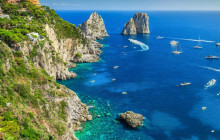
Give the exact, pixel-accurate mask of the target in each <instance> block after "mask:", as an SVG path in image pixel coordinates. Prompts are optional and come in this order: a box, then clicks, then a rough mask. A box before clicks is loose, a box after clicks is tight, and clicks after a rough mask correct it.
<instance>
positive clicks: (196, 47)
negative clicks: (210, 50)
mask: <svg viewBox="0 0 220 140" xmlns="http://www.w3.org/2000/svg"><path fill="white" fill-rule="evenodd" d="M193 48H194V49H202V44H201V41H200V37H199V44H198V45H197V46H194V47H193Z"/></svg>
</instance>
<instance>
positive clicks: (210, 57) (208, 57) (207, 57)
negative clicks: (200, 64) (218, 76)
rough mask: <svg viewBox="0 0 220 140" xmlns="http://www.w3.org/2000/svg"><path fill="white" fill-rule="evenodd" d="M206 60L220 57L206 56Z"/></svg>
mask: <svg viewBox="0 0 220 140" xmlns="http://www.w3.org/2000/svg"><path fill="white" fill-rule="evenodd" d="M205 59H219V57H218V56H214V55H209V56H206V57H205Z"/></svg>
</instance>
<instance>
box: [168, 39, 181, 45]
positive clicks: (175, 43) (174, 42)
mask: <svg viewBox="0 0 220 140" xmlns="http://www.w3.org/2000/svg"><path fill="white" fill-rule="evenodd" d="M178 43H179V42H177V41H175V40H173V41H170V45H177V44H178Z"/></svg>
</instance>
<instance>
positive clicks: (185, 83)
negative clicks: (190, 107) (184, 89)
mask: <svg viewBox="0 0 220 140" xmlns="http://www.w3.org/2000/svg"><path fill="white" fill-rule="evenodd" d="M188 85H191V83H189V82H184V83H181V84H180V86H188Z"/></svg>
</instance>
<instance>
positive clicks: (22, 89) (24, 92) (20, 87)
mask: <svg viewBox="0 0 220 140" xmlns="http://www.w3.org/2000/svg"><path fill="white" fill-rule="evenodd" d="M14 90H15V91H16V92H17V93H18V94H19V95H20V96H22V97H24V98H27V97H28V96H29V95H30V88H29V87H28V86H26V85H24V84H15V85H14Z"/></svg>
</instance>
